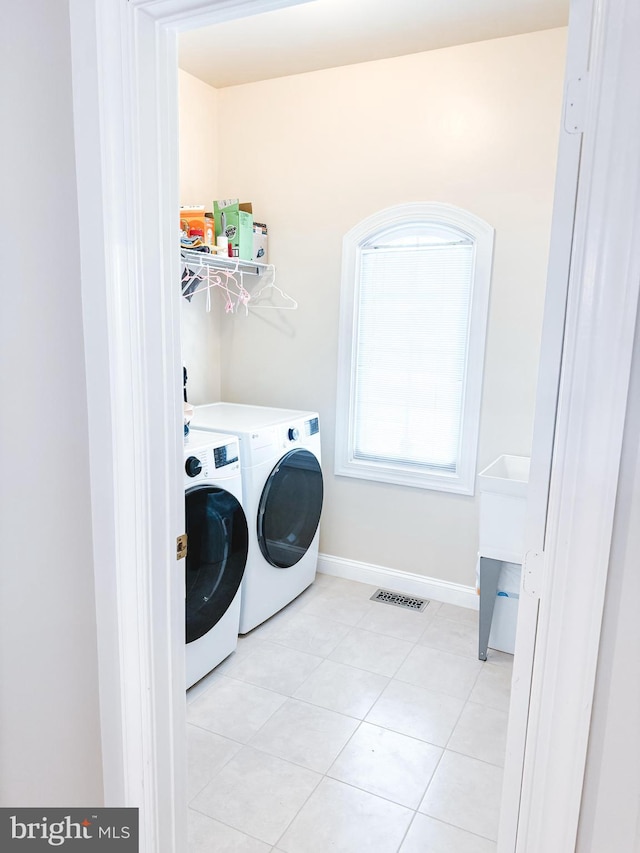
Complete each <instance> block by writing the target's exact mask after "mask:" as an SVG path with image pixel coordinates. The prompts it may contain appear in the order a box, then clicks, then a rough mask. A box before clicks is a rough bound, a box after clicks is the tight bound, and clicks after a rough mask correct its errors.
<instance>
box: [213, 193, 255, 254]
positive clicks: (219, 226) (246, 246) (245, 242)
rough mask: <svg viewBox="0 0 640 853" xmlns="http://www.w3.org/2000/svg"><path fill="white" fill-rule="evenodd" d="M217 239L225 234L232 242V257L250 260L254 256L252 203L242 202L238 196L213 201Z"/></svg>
mask: <svg viewBox="0 0 640 853" xmlns="http://www.w3.org/2000/svg"><path fill="white" fill-rule="evenodd" d="M213 217H214V220H215V225H216V240H217V239H218V236H219V235H220V234H224V235H225V237H226V238H227V239H228V241H229V243H231V252H232V257H234V258H241V259H242V260H243V261H250V260H252V258H253V209H252V207H251V204H250V203H247V202H243V203H242V204H240V203H239V202H238V199H237V198H230V199H229V198H227V199H221V200H220V201H214V202H213Z"/></svg>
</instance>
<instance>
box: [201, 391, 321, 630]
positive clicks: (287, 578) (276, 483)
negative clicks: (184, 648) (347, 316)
mask: <svg viewBox="0 0 640 853" xmlns="http://www.w3.org/2000/svg"><path fill="white" fill-rule="evenodd" d="M191 423H192V424H193V426H194V427H195V428H197V429H199V430H204V429H211V430H220V431H221V432H228V433H232V434H234V435H237V436H238V438H239V440H240V460H241V464H242V489H243V497H244V501H243V503H244V510H245V512H246V515H247V519H248V523H249V555H248V558H247V568H246V571H245V578H244V581H243V584H242V601H241V606H240V633H241V634H246V633H247V631H250V630H251V629H252V628H255V627H256V626H257V625H260V623H262V622H264V621H265V619H268V618H269V617H270V616H273V614H274V613H277V612H278V611H279V610H281V609H282V608H283V607H285V605H287V604H288V603H289V602H290V601H293V599H294V598H296V597H297V596H298V595H300V593H301V592H302V591H303V590H305V589H306V588H307V587H308V586H309V584H311V583H312V582H313V579H314V578H315V575H316V566H317V562H318V541H319V536H320V531H319V523H320V513H321V510H322V499H323V481H322V470H321V468H320V424H319V418H318V415H317V413H316V412H304V411H297V410H291V409H273V408H266V407H263V406H246V405H241V404H237V403H211V404H209V405H204V406H196V407H195V408H194V412H193V418H192V421H191Z"/></svg>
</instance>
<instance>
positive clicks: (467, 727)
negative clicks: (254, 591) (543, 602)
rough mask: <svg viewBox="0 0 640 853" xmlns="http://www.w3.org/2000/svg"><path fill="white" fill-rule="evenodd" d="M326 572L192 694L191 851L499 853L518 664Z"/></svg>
mask: <svg viewBox="0 0 640 853" xmlns="http://www.w3.org/2000/svg"><path fill="white" fill-rule="evenodd" d="M375 589H376V587H372V586H367V585H366V584H360V583H355V582H354V581H347V580H341V579H339V578H333V577H330V576H328V575H318V578H317V580H316V582H315V583H314V584H313V585H312V586H311V587H310V588H309V589H308V590H307V591H306V592H304V593H303V594H302V595H301V596H300V597H299V598H298V599H296V601H294V602H292V604H290V605H289V606H288V607H287V608H286V609H285V610H284V611H282V612H281V613H279V614H277V615H276V616H274V617H273V618H272V619H270V620H269V621H268V622H266V623H265V624H264V625H261V626H260V627H258V628H256V629H255V630H254V631H252V632H251V633H250V634H248V635H247V636H246V637H241V638H240V639H239V642H238V650H237V651H236V652H235V653H234V654H233V655H232V656H231V657H230V658H228V659H227V660H226V661H224V662H223V663H222V664H221V665H220V666H219V667H217V669H216V670H214V672H213V673H212V674H211V675H209V676H207V677H206V678H204V679H203V680H202V681H201V682H199V683H198V684H196V685H194V687H192V688H191V690H189V691H188V693H187V701H188V709H187V719H188V746H189V800H190V809H189V853H204V851H207V852H208V853H214V851H215V853H267V852H268V851H274V853H328V851H335V853H360V852H361V851H371V853H398V851H399V853H495V850H496V844H495V841H496V834H497V825H498V810H499V803H500V787H501V782H502V765H503V757H504V750H505V736H506V725H507V711H508V703H509V690H510V682H511V663H512V658H511V656H510V655H505V654H501V653H500V652H495V651H491V650H490V651H489V660H488V661H487V662H486V663H484V664H483V663H481V662H480V661H478V659H477V654H476V648H477V613H476V612H475V611H471V610H466V609H464V608H460V607H454V606H452V605H447V604H439V603H438V602H431V603H430V604H429V605H428V607H427V609H426V611H425V612H424V613H415V612H412V611H408V610H403V609H400V608H398V607H393V606H391V605H388V604H381V603H377V602H372V601H370V596H371V595H372V593H373V592H374V591H375Z"/></svg>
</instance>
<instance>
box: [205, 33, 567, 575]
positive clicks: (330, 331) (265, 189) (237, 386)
mask: <svg viewBox="0 0 640 853" xmlns="http://www.w3.org/2000/svg"><path fill="white" fill-rule="evenodd" d="M565 38H566V31H565V30H564V29H560V30H550V31H545V32H540V33H533V34H529V35H523V36H517V37H513V38H505V39H499V40H496V41H490V42H483V43H478V44H472V45H465V46H462V47H455V48H448V49H445V50H439V51H432V52H429V53H423V54H417V55H413V56H406V57H400V58H397V59H390V60H383V61H379V62H371V63H366V64H362V65H353V66H347V67H343V68H336V69H331V70H327V71H319V72H313V73H310V74H303V75H298V76H294V77H287V78H281V79H277V80H269V81H265V82H261V83H254V84H249V85H244V86H237V87H233V88H229V89H222V90H220V91H219V118H220V141H219V154H220V173H219V191H220V194H221V195H222V196H223V197H227V196H234V197H235V196H241V197H242V198H243V199H245V200H251V201H253V203H254V211H255V213H256V215H257V216H258V217H259V218H261V219H262V218H263V219H264V220H265V221H266V222H267V223H268V225H269V240H270V259H271V260H273V262H274V263H275V264H276V266H277V270H278V283H279V284H280V285H281V286H282V287H283V288H284V289H286V290H287V291H289V292H290V293H291V294H292V295H294V296H295V297H296V299H297V300H298V302H299V303H300V309H299V311H297V312H286V313H284V312H283V313H282V314H281V315H278V314H277V313H276V312H273V313H269V314H266V313H260V314H258V313H257V312H256V313H255V314H252V315H251V316H249V318H245V317H244V316H238V317H234V318H225V320H224V321H223V326H222V396H223V397H224V398H225V399H229V400H235V401H240V402H253V403H260V404H271V405H278V406H291V407H295V408H310V409H318V410H319V411H320V414H321V424H322V436H323V454H324V458H323V462H324V464H323V468H324V471H325V474H326V503H325V509H324V513H323V527H322V540H321V550H322V551H324V552H325V553H330V554H334V555H337V556H340V557H347V558H351V559H354V560H361V561H364V562H370V563H376V564H379V565H385V566H390V567H393V568H397V569H401V570H406V571H412V572H418V573H421V574H425V575H428V576H433V577H438V578H443V579H446V580H450V581H455V582H459V583H463V584H472V583H473V581H474V567H475V553H476V550H477V536H478V531H477V519H478V504H477V498H475V499H474V498H468V497H461V496H456V495H447V494H444V493H438V492H431V491H426V490H420V489H413V488H408V487H400V486H392V485H383V484H378V483H369V482H365V481H361V480H355V479H348V478H344V477H342V478H338V477H335V476H334V474H333V473H332V471H333V452H334V436H333V431H334V419H335V400H336V367H337V361H336V359H337V338H338V308H339V289H340V264H341V240H342V236H343V234H344V233H345V232H346V231H348V230H349V229H350V228H351V227H352V226H353V225H355V224H356V223H357V222H358V221H359V220H361V219H362V218H363V217H365V216H368V215H369V214H371V213H373V212H375V211H377V210H380V209H382V208H385V207H388V206H390V205H394V204H399V203H401V202H408V201H441V202H447V203H449V204H454V205H458V206H460V207H462V208H465V209H467V210H470V211H471V212H473V213H474V214H476V215H478V216H480V217H482V218H483V219H485V220H486V221H487V222H489V223H490V224H491V225H492V226H493V227H494V228H495V229H496V247H495V263H494V275H493V283H492V293H491V312H490V320H489V330H488V342H487V357H486V373H485V382H484V396H483V407H482V423H481V436H480V453H479V465H480V466H484V465H486V464H487V463H489V462H490V461H491V460H492V459H494V458H495V457H496V456H498V455H499V454H501V453H514V454H528V453H529V452H530V446H531V431H532V423H533V408H534V396H535V382H536V370H537V361H538V349H539V339H540V328H541V316H542V306H543V291H544V284H545V271H546V262H547V252H548V242H549V234H550V221H551V209H552V194H553V183H554V174H555V158H556V148H557V143H558V134H559V115H560V107H561V95H562V79H563V63H564V53H565Z"/></svg>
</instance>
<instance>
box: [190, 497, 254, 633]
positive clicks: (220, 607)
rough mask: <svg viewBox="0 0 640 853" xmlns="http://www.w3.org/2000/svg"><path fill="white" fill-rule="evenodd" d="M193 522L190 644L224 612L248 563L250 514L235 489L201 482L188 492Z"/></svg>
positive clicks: (191, 536) (191, 531) (191, 521)
mask: <svg viewBox="0 0 640 853" xmlns="http://www.w3.org/2000/svg"><path fill="white" fill-rule="evenodd" d="M185 515H186V522H187V537H188V539H187V559H186V567H185V572H186V610H187V613H186V617H187V624H186V628H187V632H186V633H187V643H192V642H193V641H194V640H198V639H199V638H200V637H202V636H204V635H205V634H206V633H207V632H208V631H210V630H211V629H212V628H213V626H214V625H215V624H216V623H217V622H218V621H219V620H220V619H221V618H222V616H224V614H225V613H226V612H227V609H228V608H229V605H230V604H231V602H232V601H233V599H234V597H235V594H236V593H237V591H238V588H239V586H240V582H241V580H242V576H243V574H244V569H245V566H246V563H247V550H248V545H249V535H248V529H247V519H246V518H245V514H244V512H243V510H242V507H241V506H240V504H239V503H238V501H237V500H236V499H235V498H234V496H233V495H232V494H230V493H229V492H226V491H225V490H224V489H219V488H216V487H215V486H196V487H195V488H193V489H189V491H188V492H186V494H185Z"/></svg>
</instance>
